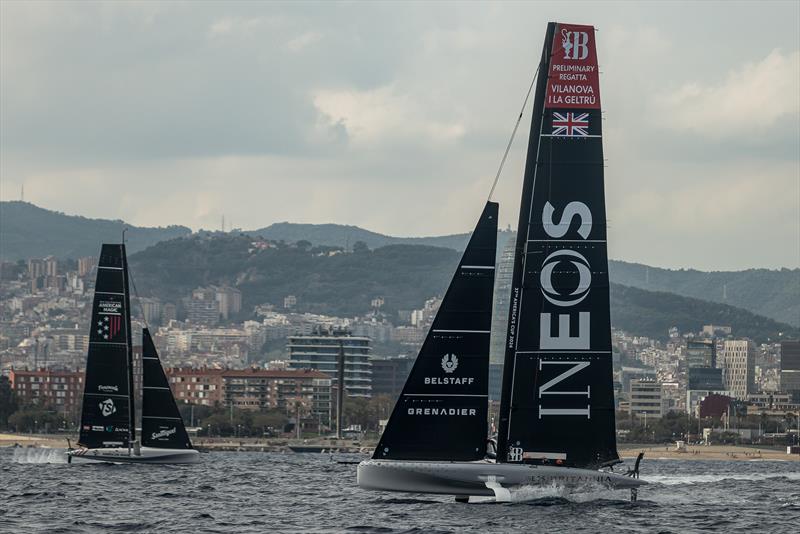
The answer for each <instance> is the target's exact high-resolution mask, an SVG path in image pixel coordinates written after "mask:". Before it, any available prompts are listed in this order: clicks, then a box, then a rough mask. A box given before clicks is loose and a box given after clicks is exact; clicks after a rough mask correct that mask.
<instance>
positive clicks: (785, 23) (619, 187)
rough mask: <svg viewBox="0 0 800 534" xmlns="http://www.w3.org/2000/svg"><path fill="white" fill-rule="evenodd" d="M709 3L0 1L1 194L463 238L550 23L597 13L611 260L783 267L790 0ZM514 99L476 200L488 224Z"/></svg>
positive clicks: (127, 211) (155, 212)
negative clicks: (485, 209) (712, 246)
mask: <svg viewBox="0 0 800 534" xmlns="http://www.w3.org/2000/svg"><path fill="white" fill-rule="evenodd" d="M720 9H721V4H718V3H712V2H701V3H696V2H695V3H690V4H681V5H679V6H674V5H673V4H672V3H660V4H659V3H630V2H622V3H610V4H607V3H579V2H572V3H564V2H556V3H547V2H537V3H477V2H464V3H459V4H457V5H454V4H453V3H432V4H431V3H429V4H420V3H411V4H407V5H403V6H399V5H398V4H392V3H380V2H373V3H360V4H350V3H334V2H320V3H314V4H310V3H296V2H295V3H291V2H287V3H278V2H274V3H256V2H227V3H211V2H201V3H197V4H187V3H179V2H173V3H154V2H144V3H141V2H140V3H130V2H124V3H120V2H116V3H113V2H108V3H78V4H76V3H63V2H53V3H45V2H26V3H22V2H2V1H0V198H3V199H11V198H17V197H18V195H19V191H20V186H21V185H22V184H23V183H24V184H25V193H26V198H28V199H29V200H32V201H33V202H35V203H37V204H40V205H42V206H44V207H47V208H51V209H57V210H60V211H64V212H67V213H76V214H82V215H86V216H92V217H104V218H122V219H125V220H129V221H130V222H132V223H135V224H139V225H166V224H185V225H187V226H191V227H192V228H195V229H197V228H200V227H206V228H211V227H218V225H219V221H220V217H221V215H222V214H223V213H224V214H225V216H226V221H233V224H234V225H235V226H240V227H243V228H258V227H263V226H266V225H268V224H270V223H272V222H275V221H280V220H289V221H297V222H316V223H323V222H339V223H346V224H357V225H360V226H364V227H367V228H370V229H372V230H375V231H380V232H383V233H390V234H396V235H436V234H444V233H454V232H463V231H467V230H469V229H471V228H472V227H473V226H474V223H475V218H476V217H477V215H478V213H479V211H480V209H481V208H482V206H483V202H484V200H485V198H486V194H487V193H488V189H489V187H490V186H491V182H492V179H493V178H494V173H495V171H496V169H497V164H498V162H499V160H500V158H501V156H502V153H503V150H504V148H505V144H506V142H507V140H508V135H509V133H510V131H511V128H512V127H513V125H514V122H515V121H516V119H517V116H518V113H519V106H520V104H521V102H522V98H523V96H524V94H525V91H526V90H527V88H528V85H529V83H530V79H531V76H532V74H533V72H534V71H535V69H536V64H537V62H538V60H539V56H540V53H541V45H542V37H543V33H544V29H545V24H546V22H547V21H548V20H564V21H574V22H576V23H594V24H595V25H596V26H597V27H598V28H599V31H598V44H599V47H600V49H599V59H600V70H601V73H602V76H601V93H602V100H603V105H604V123H603V131H604V137H605V138H604V150H605V156H606V158H608V167H607V172H606V190H607V192H608V195H607V204H608V214H609V218H610V220H611V232H612V234H611V241H610V243H611V246H612V255H613V256H615V257H622V258H626V259H629V260H643V261H650V262H652V263H654V264H658V265H662V266H670V265H695V266H701V267H706V268H713V267H717V268H730V267H733V266H737V267H738V266H748V265H768V266H781V265H796V264H797V263H798V262H797V256H798V247H797V246H794V247H793V246H791V245H792V244H795V243H798V241H800V236H798V228H797V226H798V225H797V214H798V213H799V212H800V206H798V205H797V203H798V201H800V194H798V191H797V187H798V185H800V184H797V176H798V174H800V170H799V169H798V166H799V165H800V164H799V163H798V161H800V155H798V144H800V132H798V130H797V127H798V119H797V105H796V104H797V90H796V78H797V66H796V65H797V53H796V52H793V51H795V50H797V48H798V44H797V35H798V33H800V24H799V23H798V20H799V19H800V4H798V3H796V2H794V3H790V2H783V3H764V2H762V3H759V4H758V5H750V4H745V3H732V4H725V5H724V12H725V14H726V16H725V17H724V18H720V17H719V12H720ZM621 11H624V13H625V17H624V18H621V17H620V16H619V13H620V12H621ZM787 51H788V52H787ZM745 61H750V63H745ZM792 75H794V76H795V79H794V80H792V78H791V76H792ZM792 83H794V84H795V85H791V84H792ZM787 84H789V85H787ZM792 97H794V100H792ZM732 108H735V111H734V112H733V113H729V110H731V109H732ZM530 109H531V108H530V105H529V107H528V109H527V110H526V114H525V116H524V117H523V121H522V124H521V126H520V129H519V132H518V135H517V139H516V141H515V143H514V145H513V147H512V150H511V153H510V154H509V160H508V162H507V163H506V166H505V169H504V172H503V176H502V177H501V179H500V182H499V183H498V186H497V190H496V191H495V195H494V198H495V200H498V201H499V202H500V203H501V210H500V221H501V223H502V224H503V226H505V225H506V224H507V223H511V224H512V225H514V226H516V215H517V214H516V210H517V209H518V206H519V195H520V189H521V181H522V180H521V177H522V174H523V169H524V167H525V153H526V143H527V132H528V130H529V121H530ZM762 110H763V113H762ZM791 110H794V111H791ZM731 121H732V122H731ZM698 122H702V124H701V125H700V126H698V125H697V123H698ZM693 128H705V129H701V130H695V129H693ZM687 133H688V134H689V135H687ZM792 184H797V185H794V189H792ZM727 210H730V211H727ZM765 235H770V236H775V238H774V239H765V238H764V236H765ZM709 243H719V244H724V246H719V247H717V249H716V250H715V251H714V252H713V253H710V252H709V251H708V246H709V245H708V244H709ZM748 248H749V249H751V250H757V251H758V253H757V254H748V253H744V254H743V253H742V249H748Z"/></svg>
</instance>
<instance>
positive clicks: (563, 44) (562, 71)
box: [544, 24, 600, 109]
mask: <svg viewBox="0 0 800 534" xmlns="http://www.w3.org/2000/svg"><path fill="white" fill-rule="evenodd" d="M544 102H545V103H544V105H545V107H546V108H560V109H565V108H567V109H574V108H584V109H600V77H599V75H598V72H597V51H596V48H595V41H594V28H593V27H592V26H579V25H577V24H559V25H558V26H557V28H556V32H555V34H554V35H553V43H552V50H551V56H550V70H549V72H548V73H547V92H546V94H545V101H544Z"/></svg>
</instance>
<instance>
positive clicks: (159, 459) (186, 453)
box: [67, 447, 200, 464]
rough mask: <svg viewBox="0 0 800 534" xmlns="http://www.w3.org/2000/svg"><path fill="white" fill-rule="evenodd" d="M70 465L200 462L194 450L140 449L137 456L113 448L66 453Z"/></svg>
mask: <svg viewBox="0 0 800 534" xmlns="http://www.w3.org/2000/svg"><path fill="white" fill-rule="evenodd" d="M67 460H68V461H69V462H70V463H88V462H92V463H96V462H107V463H120V464H122V463H124V464H193V463H197V462H199V461H200V453H199V452H198V451H196V450H194V449H160V448H157V447H141V449H140V451H139V454H138V455H137V454H134V452H133V449H130V450H129V449H127V448H121V447H114V448H107V449H73V450H70V451H67Z"/></svg>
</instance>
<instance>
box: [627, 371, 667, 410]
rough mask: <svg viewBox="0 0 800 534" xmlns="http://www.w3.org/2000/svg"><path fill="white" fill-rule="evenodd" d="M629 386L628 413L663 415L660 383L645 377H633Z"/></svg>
mask: <svg viewBox="0 0 800 534" xmlns="http://www.w3.org/2000/svg"><path fill="white" fill-rule="evenodd" d="M630 388H631V389H630V393H629V399H630V408H629V409H630V413H632V414H635V415H642V416H645V414H646V417H656V418H658V417H661V416H662V415H664V413H663V408H662V391H661V384H659V383H658V382H656V381H655V380H650V379H647V378H634V379H633V380H631V385H630Z"/></svg>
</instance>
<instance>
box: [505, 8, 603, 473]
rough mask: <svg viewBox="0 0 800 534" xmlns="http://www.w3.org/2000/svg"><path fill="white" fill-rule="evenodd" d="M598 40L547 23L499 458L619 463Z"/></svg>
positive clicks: (584, 30) (584, 29)
mask: <svg viewBox="0 0 800 534" xmlns="http://www.w3.org/2000/svg"><path fill="white" fill-rule="evenodd" d="M601 120H602V117H601V112H600V95H599V79H598V71H597V54H596V49H595V31H594V28H593V27H592V26H578V25H568V24H559V23H550V24H549V25H548V27H547V34H546V37H545V44H544V51H543V53H542V59H541V63H540V67H539V78H538V82H537V86H536V96H535V100H534V108H533V120H532V123H531V133H530V140H529V144H528V155H527V163H526V168H525V175H524V182H523V190H522V202H521V206H520V215H519V226H518V231H517V244H516V254H515V262H514V274H513V279H512V293H511V303H510V311H509V325H508V334H507V338H506V355H505V366H504V373H503V394H502V399H501V406H500V417H499V432H498V460H499V461H501V462H525V463H539V464H551V465H564V466H573V467H587V468H596V467H600V466H603V465H608V464H612V463H616V462H617V461H618V459H619V458H618V454H617V450H616V438H615V428H614V393H613V389H612V367H611V326H610V313H609V294H608V290H609V286H608V257H607V249H606V214H605V197H604V188H603V147H602V136H601V135H602V134H601Z"/></svg>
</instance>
